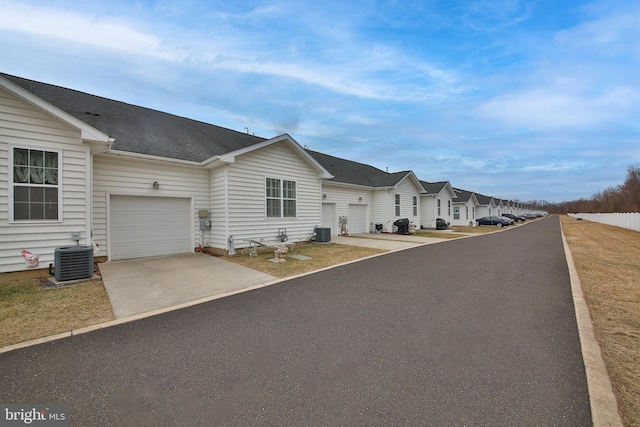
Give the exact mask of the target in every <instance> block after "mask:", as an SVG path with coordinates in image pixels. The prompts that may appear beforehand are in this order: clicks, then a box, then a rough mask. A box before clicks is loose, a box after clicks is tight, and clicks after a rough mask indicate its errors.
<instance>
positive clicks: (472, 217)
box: [471, 206, 476, 219]
mask: <svg viewBox="0 0 640 427" xmlns="http://www.w3.org/2000/svg"><path fill="white" fill-rule="evenodd" d="M471 219H476V207H475V206H472V207H471Z"/></svg>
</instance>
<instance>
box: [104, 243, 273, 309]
mask: <svg viewBox="0 0 640 427" xmlns="http://www.w3.org/2000/svg"><path fill="white" fill-rule="evenodd" d="M99 268H100V274H101V275H102V280H103V283H104V286H105V288H106V290H107V293H108V294H109V299H110V300H111V306H112V307H113V312H114V314H115V316H116V319H121V318H123V317H128V316H133V315H136V314H142V313H146V312H149V311H153V310H158V309H162V308H168V307H173V306H175V305H179V304H183V303H188V302H191V301H196V300H199V299H201V298H206V297H211V296H214V295H220V294H225V293H227V292H232V291H237V290H241V289H245V288H249V287H251V286H255V285H259V284H263V283H268V282H271V281H273V280H276V278H275V277H273V276H271V275H269V274H265V273H261V272H259V271H256V270H252V269H250V268H246V267H243V266H240V265H237V264H234V263H231V262H228V261H224V260H221V259H219V258H216V257H213V256H211V255H206V254H183V255H172V256H163V257H154V258H140V259H131V260H125V261H114V262H106V263H102V264H99Z"/></svg>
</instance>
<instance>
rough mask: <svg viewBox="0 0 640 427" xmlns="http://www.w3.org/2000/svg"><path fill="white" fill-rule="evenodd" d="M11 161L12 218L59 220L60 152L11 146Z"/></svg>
mask: <svg viewBox="0 0 640 427" xmlns="http://www.w3.org/2000/svg"><path fill="white" fill-rule="evenodd" d="M11 163H12V165H11V168H12V173H11V174H10V182H11V189H12V193H13V197H12V199H13V200H12V202H13V210H12V214H13V215H12V216H13V220H14V221H47V220H49V221H59V220H60V219H61V217H60V216H61V214H60V211H61V209H60V208H61V195H60V181H59V177H60V173H59V171H60V169H61V164H62V155H61V153H60V152H58V151H48V150H37V149H32V148H20V147H13V148H12V150H11Z"/></svg>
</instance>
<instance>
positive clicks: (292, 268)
mask: <svg viewBox="0 0 640 427" xmlns="http://www.w3.org/2000/svg"><path fill="white" fill-rule="evenodd" d="M383 252H387V251H385V250H382V249H373V248H363V247H359V246H350V245H338V244H335V243H328V244H317V243H298V244H296V246H295V249H294V250H293V251H289V252H288V253H287V257H286V258H285V259H286V261H285V262H278V263H275V262H271V261H268V260H269V259H270V258H273V257H274V254H273V250H266V249H263V250H261V251H258V256H257V257H255V258H250V257H249V256H247V255H240V251H238V255H236V256H225V257H222V258H223V259H225V260H227V261H231V262H233V263H236V264H240V265H243V266H245V267H248V268H252V269H254V270H258V271H261V272H263V273H267V274H270V275H272V276H274V277H278V278H285V277H290V276H295V275H298V274H302V273H308V272H310V271H314V270H319V269H321V268H325V267H330V266H332V265H336V264H341V263H343V262H348V261H354V260H357V259H360V258H365V257H368V256H371V255H376V254H380V253H383ZM289 255H304V256H308V257H311V259H307V260H297V259H295V258H291V257H290V256H289Z"/></svg>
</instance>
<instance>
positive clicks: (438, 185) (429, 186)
mask: <svg viewBox="0 0 640 427" xmlns="http://www.w3.org/2000/svg"><path fill="white" fill-rule="evenodd" d="M448 182H449V181H439V182H426V181H420V184H422V186H423V187H424V189H425V190H427V191H426V193H424V194H438V193H440V192H441V191H442V189H443V188H444V187H446V185H447V183H448Z"/></svg>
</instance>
